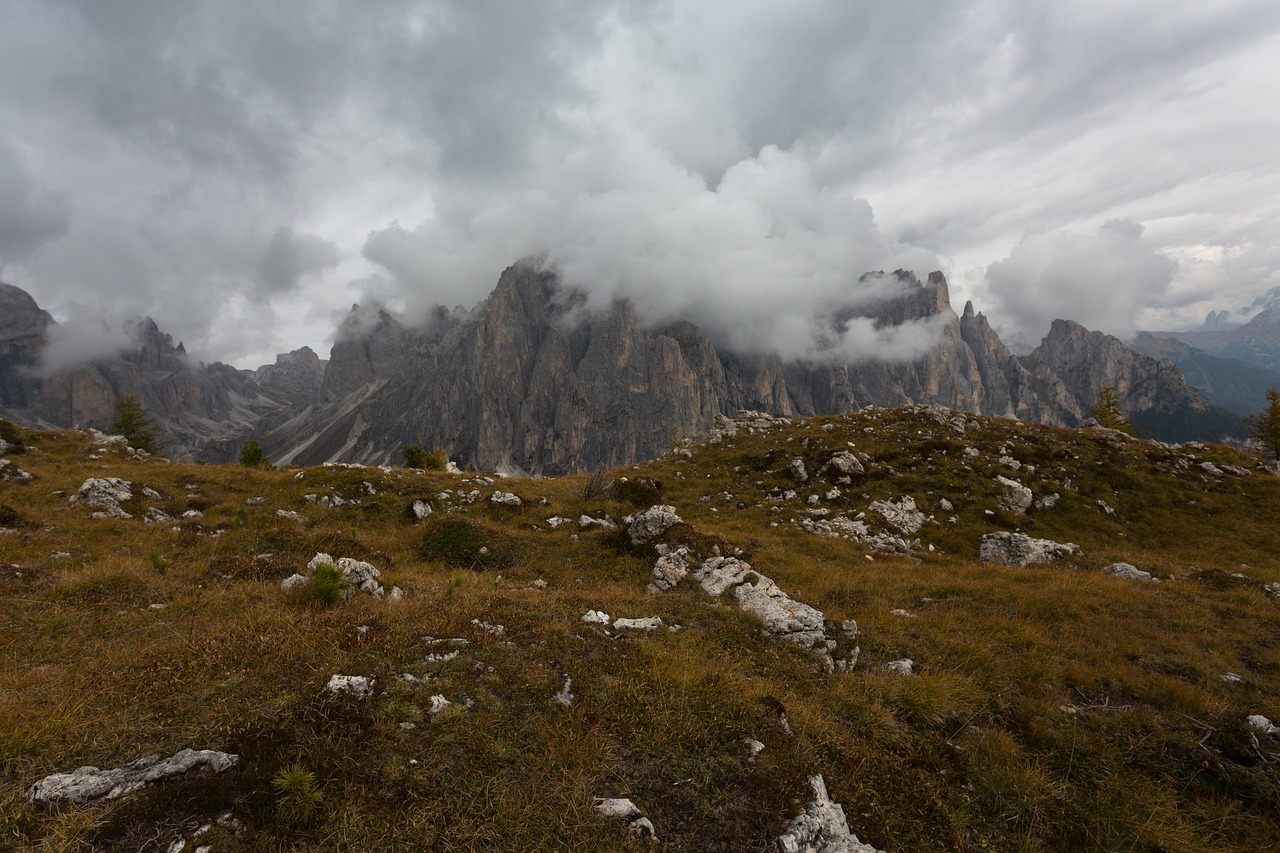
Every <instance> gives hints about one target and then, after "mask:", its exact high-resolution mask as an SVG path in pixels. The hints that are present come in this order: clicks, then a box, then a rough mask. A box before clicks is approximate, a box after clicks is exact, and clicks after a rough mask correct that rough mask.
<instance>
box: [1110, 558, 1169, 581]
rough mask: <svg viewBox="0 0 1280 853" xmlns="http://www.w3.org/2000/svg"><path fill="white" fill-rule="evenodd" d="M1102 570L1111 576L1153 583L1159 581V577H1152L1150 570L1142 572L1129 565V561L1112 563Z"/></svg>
mask: <svg viewBox="0 0 1280 853" xmlns="http://www.w3.org/2000/svg"><path fill="white" fill-rule="evenodd" d="M1102 571H1104V572H1106V573H1107V574H1109V575H1111V576H1112V577H1115V578H1124V579H1125V580H1131V581H1151V582H1153V583H1159V582H1160V579H1159V578H1157V577H1152V575H1151V573H1150V572H1144V571H1142V570H1141V569H1139V568H1138V567H1137V566H1133V565H1130V564H1129V563H1112V564H1111V565H1109V566H1107V567H1106V568H1104V569H1103V570H1102Z"/></svg>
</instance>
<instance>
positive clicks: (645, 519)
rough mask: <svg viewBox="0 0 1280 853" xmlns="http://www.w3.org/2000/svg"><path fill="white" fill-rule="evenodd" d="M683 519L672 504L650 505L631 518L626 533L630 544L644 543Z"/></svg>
mask: <svg viewBox="0 0 1280 853" xmlns="http://www.w3.org/2000/svg"><path fill="white" fill-rule="evenodd" d="M683 521H684V519H682V518H681V517H680V516H678V515H676V509H675V507H673V506H665V505H658V506H652V507H649V508H648V509H647V510H645V511H644V512H641V513H637V514H636V515H635V516H634V517H633V518H632V519H631V526H630V527H628V528H627V535H629V536H630V537H631V544H632V545H646V544H648V543H650V542H652V541H653V540H654V539H657V538H658V537H659V536H661V535H662V534H664V533H666V532H667V531H668V530H670V529H671V528H672V527H674V526H676V525H677V524H680V523H681V522H683Z"/></svg>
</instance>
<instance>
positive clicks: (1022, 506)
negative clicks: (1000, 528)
mask: <svg viewBox="0 0 1280 853" xmlns="http://www.w3.org/2000/svg"><path fill="white" fill-rule="evenodd" d="M996 482H997V483H999V484H1000V485H1001V486H1003V487H1004V492H1003V493H1002V494H1001V495H1000V506H1002V507H1004V508H1005V509H1007V510H1009V512H1015V513H1017V514H1018V515H1025V514H1026V512H1027V510H1029V509H1031V504H1032V503H1033V502H1034V500H1035V497H1034V496H1033V495H1032V494H1031V490H1030V489H1029V488H1027V487H1026V486H1024V485H1022V484H1021V483H1019V482H1018V481H1017V480H1011V479H1009V478H1008V477H996Z"/></svg>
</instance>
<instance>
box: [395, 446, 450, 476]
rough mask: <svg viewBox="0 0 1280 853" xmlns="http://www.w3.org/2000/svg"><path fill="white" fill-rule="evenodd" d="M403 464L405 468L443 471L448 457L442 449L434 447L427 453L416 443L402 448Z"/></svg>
mask: <svg viewBox="0 0 1280 853" xmlns="http://www.w3.org/2000/svg"><path fill="white" fill-rule="evenodd" d="M403 452H404V465H405V467H406V468H418V469H420V470H423V471H443V470H444V469H445V466H446V464H448V459H447V458H446V457H445V455H444V451H443V450H440V449H439V448H436V449H435V450H433V451H431V452H430V453H428V452H427V451H425V450H423V449H422V448H421V447H419V446H418V445H416V444H411V445H409V446H408V447H406V448H405V449H404V451H403Z"/></svg>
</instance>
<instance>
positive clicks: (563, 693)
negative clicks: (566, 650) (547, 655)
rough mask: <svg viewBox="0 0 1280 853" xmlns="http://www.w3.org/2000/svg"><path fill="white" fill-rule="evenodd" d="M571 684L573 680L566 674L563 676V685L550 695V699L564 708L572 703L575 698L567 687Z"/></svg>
mask: <svg viewBox="0 0 1280 853" xmlns="http://www.w3.org/2000/svg"><path fill="white" fill-rule="evenodd" d="M572 684H573V682H572V681H571V680H570V678H569V676H567V675H566V676H565V677H564V687H561V688H560V692H559V693H557V694H555V695H554V696H552V697H551V701H552V702H555V703H557V704H559V705H563V706H565V707H566V708H568V707H569V706H570V705H572V704H573V700H574V699H575V698H576V697H575V696H574V695H573V691H571V690H570V689H569V688H570V687H571V686H572Z"/></svg>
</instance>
